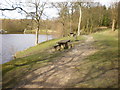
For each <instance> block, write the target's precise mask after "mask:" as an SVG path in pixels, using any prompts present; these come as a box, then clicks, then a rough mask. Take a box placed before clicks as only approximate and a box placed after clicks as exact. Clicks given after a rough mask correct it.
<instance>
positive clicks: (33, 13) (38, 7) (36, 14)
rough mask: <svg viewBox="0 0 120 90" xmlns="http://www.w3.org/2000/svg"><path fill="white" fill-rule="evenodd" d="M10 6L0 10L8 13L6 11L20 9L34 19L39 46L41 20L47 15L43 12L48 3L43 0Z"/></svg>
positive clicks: (36, 41) (36, 42)
mask: <svg viewBox="0 0 120 90" xmlns="http://www.w3.org/2000/svg"><path fill="white" fill-rule="evenodd" d="M7 3H8V2H7ZM8 4H9V3H8ZM25 4H26V6H25ZM9 5H10V6H11V8H0V10H1V11H6V10H7V11H13V10H17V9H19V10H20V11H23V12H24V13H25V14H26V16H27V17H30V18H32V19H33V20H34V21H35V22H36V24H37V29H36V40H35V45H37V44H38V36H39V31H40V20H41V17H42V15H45V14H44V13H43V12H44V9H45V5H46V2H42V1H41V0H35V1H31V2H20V3H19V4H14V3H12V4H9ZM25 8H29V10H25ZM30 9H31V10H30Z"/></svg>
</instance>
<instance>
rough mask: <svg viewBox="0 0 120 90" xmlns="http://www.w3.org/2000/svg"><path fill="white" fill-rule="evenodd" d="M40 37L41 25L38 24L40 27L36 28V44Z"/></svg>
mask: <svg viewBox="0 0 120 90" xmlns="http://www.w3.org/2000/svg"><path fill="white" fill-rule="evenodd" d="M38 37H39V26H38V28H37V30H36V40H35V45H37V44H38Z"/></svg>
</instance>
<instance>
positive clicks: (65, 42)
mask: <svg viewBox="0 0 120 90" xmlns="http://www.w3.org/2000/svg"><path fill="white" fill-rule="evenodd" d="M72 46H73V45H72V43H71V41H70V40H61V41H59V42H57V44H56V45H54V48H55V50H61V49H68V48H72Z"/></svg>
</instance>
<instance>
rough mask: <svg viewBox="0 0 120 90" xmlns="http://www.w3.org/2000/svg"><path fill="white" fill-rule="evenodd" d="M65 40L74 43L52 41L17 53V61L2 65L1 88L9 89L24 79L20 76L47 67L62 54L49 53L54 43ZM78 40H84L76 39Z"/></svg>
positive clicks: (73, 39)
mask: <svg viewBox="0 0 120 90" xmlns="http://www.w3.org/2000/svg"><path fill="white" fill-rule="evenodd" d="M66 39H70V40H71V41H73V42H74V41H75V38H73V37H64V38H60V39H53V40H49V41H45V42H42V43H40V44H38V45H37V46H34V47H30V48H28V49H26V50H24V51H20V52H18V53H17V54H16V57H17V59H14V60H11V61H10V62H7V63H5V64H3V65H2V75H3V87H7V88H10V87H13V86H15V85H17V84H18V82H19V81H21V80H23V79H24V78H23V77H22V76H24V75H26V74H28V73H30V72H31V71H33V70H35V69H37V68H40V67H42V66H44V65H47V64H48V63H49V62H52V61H53V60H54V58H56V57H59V56H60V55H61V54H62V53H61V52H59V51H56V52H53V53H50V52H49V51H50V50H52V48H53V45H55V44H56V42H58V41H60V40H66ZM78 40H84V38H83V37H78ZM13 79H14V80H13Z"/></svg>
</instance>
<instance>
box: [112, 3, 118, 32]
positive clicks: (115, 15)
mask: <svg viewBox="0 0 120 90" xmlns="http://www.w3.org/2000/svg"><path fill="white" fill-rule="evenodd" d="M111 15H112V31H115V28H116V25H117V19H118V3H112V5H111Z"/></svg>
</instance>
